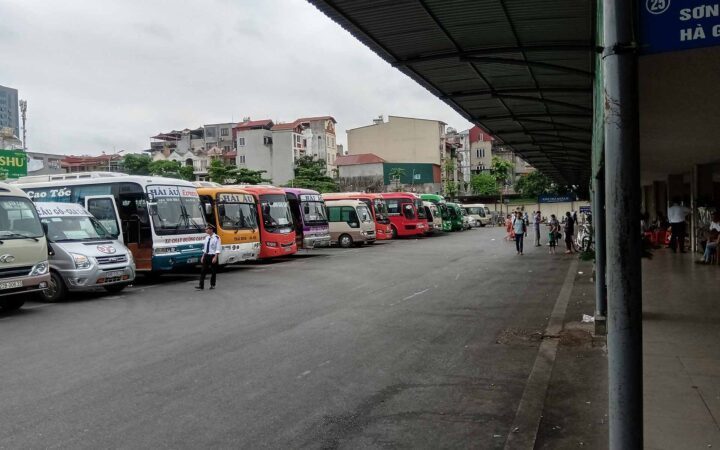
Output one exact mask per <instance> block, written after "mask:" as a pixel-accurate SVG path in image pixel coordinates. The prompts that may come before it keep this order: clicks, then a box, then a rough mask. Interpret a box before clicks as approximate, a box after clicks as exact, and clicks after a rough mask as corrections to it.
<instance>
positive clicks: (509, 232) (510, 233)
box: [505, 214, 515, 241]
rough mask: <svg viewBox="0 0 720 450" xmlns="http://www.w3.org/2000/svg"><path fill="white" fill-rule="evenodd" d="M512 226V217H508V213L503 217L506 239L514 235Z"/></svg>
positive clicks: (512, 237)
mask: <svg viewBox="0 0 720 450" xmlns="http://www.w3.org/2000/svg"><path fill="white" fill-rule="evenodd" d="M512 228H513V226H512V219H511V218H510V214H508V215H507V216H506V217H505V231H507V234H506V235H505V240H506V241H512V240H513V239H515V236H514V235H513V229H512Z"/></svg>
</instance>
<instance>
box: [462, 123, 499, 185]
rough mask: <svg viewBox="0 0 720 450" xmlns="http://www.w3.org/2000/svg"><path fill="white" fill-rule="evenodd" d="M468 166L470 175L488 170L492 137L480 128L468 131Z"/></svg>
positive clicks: (490, 161) (491, 155) (491, 153)
mask: <svg viewBox="0 0 720 450" xmlns="http://www.w3.org/2000/svg"><path fill="white" fill-rule="evenodd" d="M468 141H469V142H468V144H469V149H468V150H469V151H468V157H469V160H468V166H469V168H470V173H471V174H473V175H474V174H478V173H483V172H485V171H487V170H489V169H490V165H491V164H492V157H493V152H492V148H493V142H494V139H493V137H492V136H491V135H490V134H488V133H486V132H485V131H483V129H482V128H480V127H477V126H475V127H472V128H470V129H469V130H468Z"/></svg>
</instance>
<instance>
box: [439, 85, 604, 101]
mask: <svg viewBox="0 0 720 450" xmlns="http://www.w3.org/2000/svg"><path fill="white" fill-rule="evenodd" d="M537 93H547V94H551V93H559V94H575V93H580V94H588V95H589V94H592V88H589V87H539V88H504V89H502V88H501V89H477V90H468V91H457V92H451V93H450V94H449V95H443V96H441V97H440V99H442V100H446V99H448V98H455V99H458V98H464V97H478V96H483V95H504V94H537Z"/></svg>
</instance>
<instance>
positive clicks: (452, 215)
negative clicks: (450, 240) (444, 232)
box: [445, 202, 465, 231]
mask: <svg viewBox="0 0 720 450" xmlns="http://www.w3.org/2000/svg"><path fill="white" fill-rule="evenodd" d="M445 206H447V209H448V216H449V219H450V220H449V222H450V231H463V230H464V229H465V224H464V219H463V217H464V214H463V209H462V208H461V207H460V205H458V204H457V203H452V202H447V203H445Z"/></svg>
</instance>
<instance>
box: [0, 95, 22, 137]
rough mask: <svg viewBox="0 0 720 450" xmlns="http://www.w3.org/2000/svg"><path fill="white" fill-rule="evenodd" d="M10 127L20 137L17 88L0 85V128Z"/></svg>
mask: <svg viewBox="0 0 720 450" xmlns="http://www.w3.org/2000/svg"><path fill="white" fill-rule="evenodd" d="M6 127H7V128H12V131H13V134H14V135H15V136H17V137H20V112H19V110H18V91H17V89H13V88H9V87H5V86H0V129H1V128H6Z"/></svg>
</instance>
